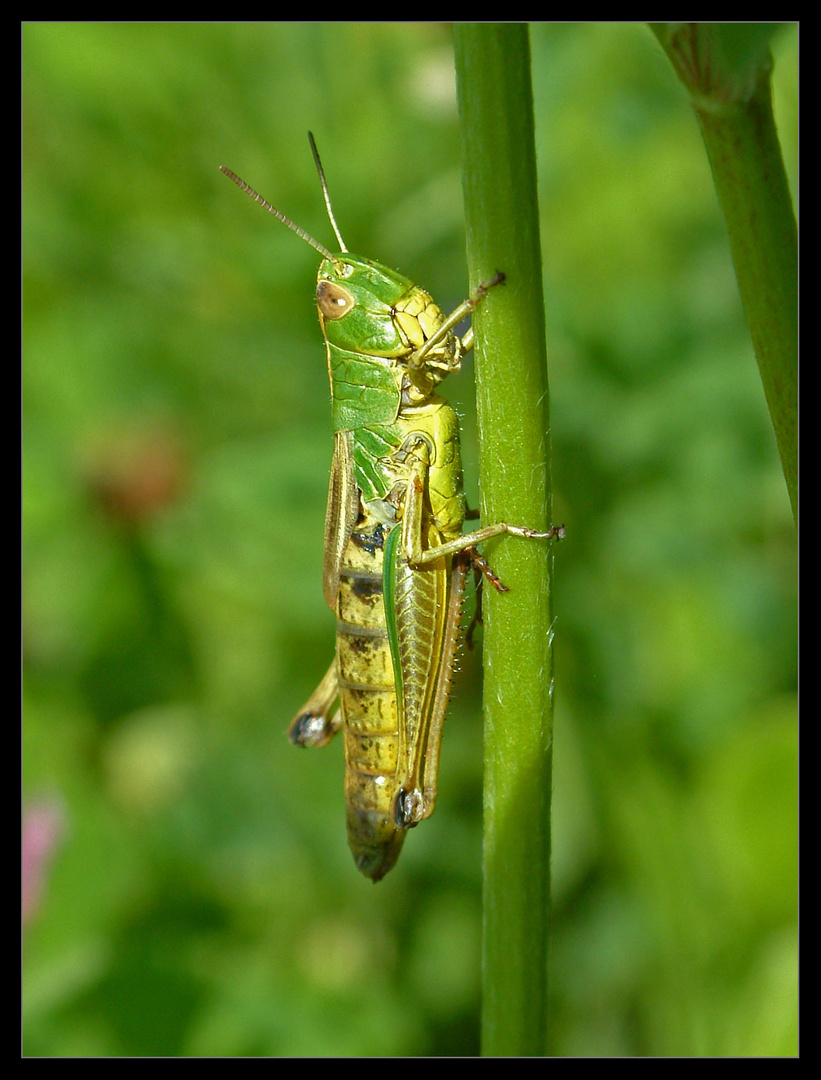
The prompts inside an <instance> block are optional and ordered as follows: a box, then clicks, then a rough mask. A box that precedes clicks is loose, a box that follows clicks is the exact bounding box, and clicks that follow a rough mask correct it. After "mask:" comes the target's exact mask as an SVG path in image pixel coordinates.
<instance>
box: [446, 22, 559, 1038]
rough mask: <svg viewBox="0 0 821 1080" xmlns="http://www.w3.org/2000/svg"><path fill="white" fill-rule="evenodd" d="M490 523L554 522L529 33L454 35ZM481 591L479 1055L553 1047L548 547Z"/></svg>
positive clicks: (505, 560)
mask: <svg viewBox="0 0 821 1080" xmlns="http://www.w3.org/2000/svg"><path fill="white" fill-rule="evenodd" d="M454 34H455V45H456V70H457V81H458V93H459V109H460V116H461V128H462V151H463V173H464V192H465V213H466V218H467V233H468V263H469V266H470V274H471V288H472V289H473V288H475V287H476V285H477V284H478V283H479V282H480V281H485V280H488V279H490V278H492V277H493V275H494V274H495V273H496V271H499V270H501V271H503V272H504V273H505V275H506V282H505V284H504V285H499V286H497V287H496V288H493V289H491V290H490V292H489V293H488V295H487V298H486V300H485V301H484V303H483V304H482V305H481V307H480V308H479V309H478V310H477V312H476V313H475V318H474V323H475V327H476V336H477V348H476V384H477V404H478V420H479V442H480V445H479V452H480V475H481V496H482V518H483V521H484V522H495V521H507V522H509V523H511V524H516V525H528V526H533V527H536V528H540V529H543V528H545V527H546V525H547V524H548V523H549V520H550V511H551V497H550V458H549V454H550V435H549V415H548V389H547V359H546V346H545V331H544V300H543V294H542V271H541V251H540V244H539V215H538V202H537V191H536V157H535V145H534V134H533V104H532V91H531V85H530V47H529V38H528V30H527V27H526V25H522V24H487V23H485V24H460V25H457V26H456V27H455V31H454ZM487 555H488V557H489V559H490V561H491V563H492V565H493V568H494V570H496V572H497V573H498V574H499V576H500V577H501V579H502V581H504V583H505V585H507V586H508V587H509V589H510V592H508V593H505V594H503V595H498V594H496V593H495V592H494V590H493V589H491V588H487V587H486V588H485V590H484V657H485V684H484V710H485V779H484V784H485V787H484V826H485V833H484V926H483V1013H482V1053H483V1054H484V1055H489V1056H501V1055H509V1056H526V1055H542V1054H544V1053H545V1050H546V1030H547V1026H546V1012H547V951H548V930H549V911H550V796H551V749H552V687H553V674H552V649H551V643H552V614H551V571H552V550H551V546H550V544H549V543H548V542H545V541H531V542H528V541H525V540H522V539H519V538H515V537H504V538H502V539H500V540H499V541H496V542H494V543H492V544H490V545H488V551H487Z"/></svg>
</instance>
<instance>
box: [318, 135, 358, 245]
mask: <svg viewBox="0 0 821 1080" xmlns="http://www.w3.org/2000/svg"><path fill="white" fill-rule="evenodd" d="M308 141H309V142H310V144H311V150H312V151H313V155H314V161H315V162H316V171H317V172H318V173H319V182H320V184H322V194H323V195H324V196H325V205H326V206H327V208H328V217H329V218H330V219H331V225H332V226H333V230H334V232H335V233H336V238H337V240H338V241H339V250H340V251H347V250H348V249H347V248H346V247H345V241H344V240H343V239H342V233H341V232H340V231H339V227H338V226H337V224H336V218H335V217H334V211H333V207H332V206H331V196H330V195H329V194H328V185H327V183H326V182H325V170H324V169H323V168H322V162H321V161H320V160H319V151H318V150H317V148H316V142H315V141H314V137H313V135H312V133H311V132H310V131H309V132H308Z"/></svg>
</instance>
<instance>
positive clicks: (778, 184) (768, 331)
mask: <svg viewBox="0 0 821 1080" xmlns="http://www.w3.org/2000/svg"><path fill="white" fill-rule="evenodd" d="M651 27H652V29H653V32H654V33H655V34H656V36H657V37H658V39H659V41H660V42H661V44H662V45H663V46H664V49H665V50H666V52H667V54H668V56H669V57H670V60H671V62H672V64H673V67H674V68H675V70H676V72H677V74H678V76H679V78H680V79H681V80H682V82H683V83H684V85H685V86H686V87H687V89H688V90H689V91H690V94H691V96H692V102H693V107H694V109H695V111H696V116H697V117H698V122H699V124H700V125H701V134H702V136H703V138H704V145H705V146H706V148H707V156H708V157H709V159H710V166H711V168H712V170H713V179H714V180H715V185H716V191H717V192H718V198H719V202H720V204H721V209H722V212H723V214H724V220H725V222H726V224H727V233H728V235H729V239H730V249H731V251H732V256H733V264H734V266H735V272H736V278H737V280H738V288H739V292H740V293H741V300H742V302H743V304H744V312H745V314H746V317H747V325H748V326H749V328H750V337H751V338H752V342H753V348H754V349H755V355H756V359H757V360H758V367H759V371H760V372H761V381H762V384H763V386H764V396H765V397H766V400H767V407H768V409H769V411H770V419H771V421H772V425H773V431H774V432H775V438H776V443H777V444H778V452H779V455H780V457H781V466H782V469H783V471H784V479H785V480H786V482H787V490H788V492H789V496H790V502H791V504H792V510H793V516H794V517H795V516H797V513H798V232H797V227H796V222H795V215H794V213H793V208H792V202H791V200H790V193H789V188H788V185H787V176H786V173H785V171H784V162H783V160H782V157H781V148H780V146H779V143H778V134H777V132H776V127H775V119H774V116H773V108H772V92H771V86H770V75H771V72H772V58H771V56H770V53H769V49H768V47H767V42H768V39H769V36H770V34H771V33H772V32H773V30H774V29H777V27H774V26H773V25H772V24H770V25H767V24H760V23H747V24H730V25H728V24H725V23H651Z"/></svg>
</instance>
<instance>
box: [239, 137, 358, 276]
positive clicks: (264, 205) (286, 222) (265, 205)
mask: <svg viewBox="0 0 821 1080" xmlns="http://www.w3.org/2000/svg"><path fill="white" fill-rule="evenodd" d="M311 145H312V146H313V139H311ZM314 154H316V147H314ZM318 160H319V159H318V158H317V161H318ZM220 172H224V173H225V175H226V176H227V177H228V179H229V180H233V181H234V183H235V184H236V185H237V187H241V188H242V190H243V191H244V192H245V193H246V195H250V196H251V198H252V199H253V200H254V202H258V203H259V205H260V206H261V207H262V208H263V210H267V211H268V213H270V214H273V215H274V217H275V218H279V220H280V221H281V222H282V224H283V225H287V226H288V228H289V229H292V230H293V231H294V232H295V233H296V234H297V236H301V237H302V239H303V240H307V242H308V243H309V244H310V245H311V247H312V248H314V249H315V250H316V251H318V252H319V254H320V255H324V257H325V258H326V259H330V260H331V262H333V263H336V261H337V260H336V257H335V256H334V255H332V254H331V253H330V251H328V249H327V248H326V247H325V246H324V245H323V244H320V242H319V241H318V240H314V238H313V237H312V236H311V234H310V233H307V232H305V230H304V229H303V228H300V226H299V225H297V224H296V223H295V222H293V221H291V219H290V218H289V217H286V216H285V214H283V213H282V211H281V210H277V208H276V207H275V206H272V205H271V204H270V203H269V202H267V201H266V200H265V199H263V197H262V196H261V195H260V194H259V193H258V192H256V191H254V189H253V188H252V187H251V186H250V185H249V184H246V183H245V181H244V180H241V179H240V178H239V177H238V176H237V174H236V173H233V172H231V170H230V169H227V168H226V167H225V166H224V165H220ZM320 179H321V180H322V185H323V190H324V186H325V178H324V177H323V176H322V172H321V167H320ZM325 201H326V203H328V212H329V213H330V208H331V204H330V202H328V193H327V191H326V192H325ZM331 224H332V225H333V227H334V231H335V232H336V235H337V237H338V238H339V242H340V244H342V238H341V237H340V236H339V230H338V229H337V228H336V222H335V221H334V219H333V215H331ZM342 250H343V251H347V250H348V249H347V248H346V247H345V245H344V244H342Z"/></svg>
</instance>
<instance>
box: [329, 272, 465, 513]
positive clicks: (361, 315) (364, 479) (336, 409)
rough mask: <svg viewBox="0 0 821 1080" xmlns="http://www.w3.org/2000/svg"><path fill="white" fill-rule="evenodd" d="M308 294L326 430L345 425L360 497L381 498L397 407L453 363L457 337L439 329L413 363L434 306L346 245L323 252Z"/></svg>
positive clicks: (432, 322)
mask: <svg viewBox="0 0 821 1080" xmlns="http://www.w3.org/2000/svg"><path fill="white" fill-rule="evenodd" d="M316 299H317V308H318V310H319V319H320V323H321V326H322V331H323V334H324V335H325V341H326V343H327V353H328V375H329V378H330V384H331V407H332V413H333V427H334V431H335V432H341V431H350V432H353V437H354V469H355V472H356V480H357V485H358V487H359V488H360V490H361V491H362V498H363V500H364V501H365V502H370V501H371V500H373V499H384V498H385V496H386V495H387V494H388V492H389V490H390V487H391V485H392V481H393V477H392V475H391V472H390V469H389V468H387V467H385V465H384V462H385V461H386V459H387V458H388V456H389V455H390V454H391V452H392V451H393V450H395V449H396V448H397V447H398V446H399V445H400V443H401V442H402V439H403V437H404V425H403V424H401V423H399V422H398V420H399V413H400V409H401V408H402V406H413V405H418V404H421V403H423V402H425V401H426V400H428V399H429V398H430V395H431V393H432V392H433V390H434V388H435V387H436V385H437V384H438V383H439V382H440V381H441V380H442V379H443V378H444V376H445V375H446V374H448V372H450V371H455V370H458V367H459V352H460V350H459V344H458V338H456V337H455V336H454V335H453V334H448V335H446V337H445V338H444V339H443V341H442V343H441V344H438V345H437V346H436V348H435V349H434V350H432V351H431V352H430V353H429V354H428V356H427V357H426V358H425V360H424V363H423V364H421V365H420V366H418V367H414V366H413V363H412V362H411V361H412V357H413V355H414V353H415V352H416V351H417V350H418V349H420V348H421V346H422V345H424V344H425V342H426V341H427V340H428V339H429V338H430V337H431V336H433V335H435V334H436V332H437V331H438V330H439V328H440V327H441V325H442V323H443V322H444V315H443V313H442V311H441V309H440V308H439V307H438V306H437V305H436V304H435V303H434V301H433V299H432V298H431V296H430V295H429V294H428V293H427V292H425V290H424V289H422V288H420V287H419V286H418V285H414V284H413V282H412V281H410V279H409V278H406V277H404V276H403V275H402V274H398V273H397V272H396V271H394V270H389V269H388V268H387V267H385V266H383V265H381V264H380V263H377V262H374V261H373V260H372V259H365V258H363V257H361V256H359V255H353V254H351V253H350V252H347V251H346V252H343V253H340V254H339V255H335V256H333V257H331V258H326V259H323V261H322V263H321V265H320V267H319V274H318V276H317V288H316Z"/></svg>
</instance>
